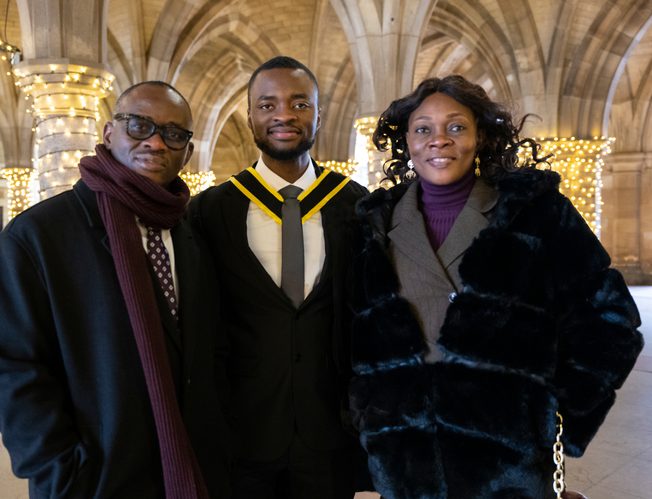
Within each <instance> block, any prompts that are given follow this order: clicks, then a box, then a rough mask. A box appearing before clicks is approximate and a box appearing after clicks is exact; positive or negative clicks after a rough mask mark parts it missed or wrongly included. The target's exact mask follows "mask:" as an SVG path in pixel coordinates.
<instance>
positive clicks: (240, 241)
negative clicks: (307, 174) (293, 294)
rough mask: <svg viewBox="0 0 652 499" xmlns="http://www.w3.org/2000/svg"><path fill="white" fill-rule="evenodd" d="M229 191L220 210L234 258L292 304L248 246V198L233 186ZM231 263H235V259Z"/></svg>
mask: <svg viewBox="0 0 652 499" xmlns="http://www.w3.org/2000/svg"><path fill="white" fill-rule="evenodd" d="M229 191H230V196H229V197H228V198H226V199H225V201H226V202H225V203H224V206H225V209H223V210H222V217H223V224H224V226H225V227H226V230H227V240H228V241H229V242H230V243H231V244H232V246H231V247H232V250H233V253H232V255H233V257H234V259H239V260H242V263H241V264H240V266H242V267H244V268H248V269H250V270H251V272H252V275H254V276H255V278H256V280H257V281H258V282H259V283H260V285H261V286H264V287H266V288H267V289H268V291H269V292H271V293H273V294H274V295H276V296H277V297H279V298H280V299H282V300H283V301H284V302H285V303H286V304H288V305H289V306H293V305H292V302H291V301H290V299H289V298H288V297H287V296H286V295H285V293H284V292H283V291H282V290H281V288H279V287H278V286H277V285H276V283H275V282H274V280H273V279H272V277H271V276H270V275H269V274H268V273H267V271H266V270H265V267H263V264H262V263H260V260H258V258H257V257H256V255H255V254H254V252H253V251H252V250H251V248H250V247H249V241H248V239H247V213H248V210H249V203H250V201H249V199H247V198H246V197H245V196H244V194H242V193H240V191H238V190H237V188H236V187H234V186H231V189H230V190H229ZM226 207H228V209H227V208H226ZM218 244H219V242H218ZM231 263H232V264H234V265H235V264H236V263H235V261H234V262H231Z"/></svg>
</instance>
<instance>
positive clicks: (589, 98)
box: [558, 0, 652, 136]
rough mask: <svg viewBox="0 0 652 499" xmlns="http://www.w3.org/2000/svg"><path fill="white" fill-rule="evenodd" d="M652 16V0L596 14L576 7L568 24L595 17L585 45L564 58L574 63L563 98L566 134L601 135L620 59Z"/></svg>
mask: <svg viewBox="0 0 652 499" xmlns="http://www.w3.org/2000/svg"><path fill="white" fill-rule="evenodd" d="M593 5H596V4H593ZM589 16H591V17H589ZM650 16H652V5H650V3H649V2H648V1H647V0H636V1H633V2H632V1H624V0H621V1H615V2H609V3H608V4H604V5H602V6H601V7H600V9H599V10H597V11H596V10H595V9H593V10H589V11H588V12H587V11H584V10H581V9H577V12H576V15H575V18H574V19H572V20H570V21H569V25H571V26H572V24H573V23H574V22H577V23H586V21H587V18H590V26H589V28H588V30H587V31H586V33H585V36H584V37H583V39H582V40H581V41H580V43H578V44H577V45H576V46H574V47H572V48H569V49H568V50H567V51H565V52H566V53H565V54H564V56H565V58H566V59H569V60H571V61H572V62H571V64H570V67H569V68H568V70H567V71H566V74H565V75H564V79H563V86H562V95H561V98H560V99H559V110H558V114H559V128H560V133H561V134H569V133H572V134H575V135H579V136H594V135H600V134H601V132H602V126H603V122H604V116H605V112H606V107H607V102H608V96H609V93H610V90H611V89H612V83H613V81H614V79H616V78H617V77H618V68H619V64H620V61H621V60H622V59H623V58H624V57H625V55H626V53H627V51H628V49H629V47H630V46H631V45H632V43H634V42H635V36H636V33H639V32H640V30H641V28H642V27H643V26H644V25H645V23H646V22H647V21H648V19H649V18H650ZM582 17H584V19H582Z"/></svg>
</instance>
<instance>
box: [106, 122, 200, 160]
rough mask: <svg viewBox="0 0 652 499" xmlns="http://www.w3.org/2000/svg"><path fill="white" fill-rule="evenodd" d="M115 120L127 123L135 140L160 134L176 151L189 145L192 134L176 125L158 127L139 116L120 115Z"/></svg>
mask: <svg viewBox="0 0 652 499" xmlns="http://www.w3.org/2000/svg"><path fill="white" fill-rule="evenodd" d="M113 119H114V120H118V121H126V122H127V135H129V137H131V138H132V139H135V140H145V139H149V138H150V137H151V136H152V135H154V134H155V133H158V134H159V135H160V136H161V138H162V139H163V142H165V145H166V146H168V147H169V148H170V149H172V150H174V151H180V150H181V149H183V148H184V147H186V146H187V145H188V142H190V139H191V138H192V132H191V131H190V130H186V129H185V128H181V127H178V126H174V125H157V124H156V123H154V122H153V121H152V120H150V119H149V118H145V117H144V116H138V115H137V114H129V113H118V114H116V115H115V116H114V117H113Z"/></svg>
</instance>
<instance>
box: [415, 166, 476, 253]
mask: <svg viewBox="0 0 652 499" xmlns="http://www.w3.org/2000/svg"><path fill="white" fill-rule="evenodd" d="M419 183H420V184H421V185H420V187H421V196H420V200H419V201H420V202H419V207H420V209H421V212H422V213H423V219H424V221H425V222H426V231H427V233H428V239H430V244H431V245H432V248H433V249H434V250H435V251H437V250H438V249H439V248H440V246H441V245H442V243H443V242H444V240H445V239H446V236H448V233H449V232H450V230H451V227H453V223H455V219H456V218H457V216H458V215H459V214H460V212H461V211H462V208H464V205H465V204H466V200H467V199H468V198H469V194H471V189H473V184H474V183H475V173H474V171H473V169H471V170H469V172H468V173H467V174H466V175H464V176H463V177H462V178H461V179H460V180H458V181H457V182H453V183H452V184H447V185H434V184H431V183H429V182H426V181H425V180H423V179H420V180H419Z"/></svg>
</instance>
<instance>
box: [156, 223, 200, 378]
mask: <svg viewBox="0 0 652 499" xmlns="http://www.w3.org/2000/svg"><path fill="white" fill-rule="evenodd" d="M172 241H173V244H174V261H175V266H176V271H177V286H178V288H179V289H178V291H177V296H178V297H179V324H178V325H177V324H176V323H175V321H174V319H173V318H172V314H164V315H165V316H166V319H169V321H168V320H165V321H164V323H163V326H164V328H165V330H166V332H167V333H168V334H169V335H171V336H172V338H173V340H175V342H176V343H177V344H178V345H179V346H181V345H183V349H182V351H183V357H184V366H185V367H184V368H187V367H188V366H190V365H191V362H192V358H193V355H194V351H195V344H196V334H197V331H200V330H201V328H200V327H199V326H198V324H197V323H196V322H197V320H198V316H197V314H195V313H192V310H193V304H194V303H198V298H197V294H198V293H201V290H200V289H199V288H198V286H197V283H199V282H201V279H200V272H201V271H202V269H201V268H200V265H199V262H200V255H199V249H198V247H197V244H196V242H195V241H194V235H193V233H192V230H191V229H190V226H189V225H188V223H187V222H185V221H182V222H181V223H179V224H178V225H177V226H176V227H174V228H173V229H172ZM165 306H166V307H167V304H165ZM168 316H169V317H168Z"/></svg>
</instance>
